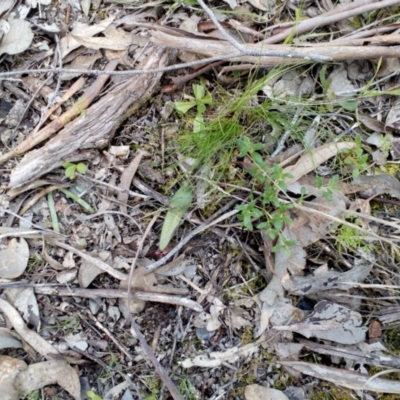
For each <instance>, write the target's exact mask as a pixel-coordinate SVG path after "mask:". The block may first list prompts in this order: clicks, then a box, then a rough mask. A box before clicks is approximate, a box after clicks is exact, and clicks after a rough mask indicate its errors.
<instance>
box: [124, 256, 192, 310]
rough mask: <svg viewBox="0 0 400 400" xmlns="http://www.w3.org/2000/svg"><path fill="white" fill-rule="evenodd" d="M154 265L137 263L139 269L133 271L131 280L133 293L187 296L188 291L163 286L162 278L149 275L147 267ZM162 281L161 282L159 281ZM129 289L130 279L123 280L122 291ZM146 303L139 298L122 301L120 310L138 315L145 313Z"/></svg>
mask: <svg viewBox="0 0 400 400" xmlns="http://www.w3.org/2000/svg"><path fill="white" fill-rule="evenodd" d="M150 264H152V261H151V260H148V259H142V260H138V261H137V267H136V269H135V270H134V271H133V274H132V280H131V291H132V293H134V292H138V291H139V292H150V293H149V295H150V296H151V292H153V293H163V294H172V295H174V294H176V295H187V293H188V291H187V289H181V288H174V287H172V286H167V285H162V284H160V283H161V280H162V279H163V278H162V277H160V276H157V275H156V274H155V273H148V272H149V271H148V269H147V267H146V266H147V265H150ZM158 278H159V279H160V281H159V280H158ZM128 287H129V279H126V280H121V283H120V289H123V290H127V289H128ZM145 304H146V303H145V301H144V300H141V299H138V298H131V299H129V302H128V299H121V300H120V308H121V311H122V313H125V311H126V310H129V311H130V312H131V313H132V314H137V313H139V312H141V311H143V309H144V306H145Z"/></svg>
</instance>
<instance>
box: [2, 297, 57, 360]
mask: <svg viewBox="0 0 400 400" xmlns="http://www.w3.org/2000/svg"><path fill="white" fill-rule="evenodd" d="M0 311H1V312H2V313H3V314H4V315H5V316H6V317H7V318H8V319H9V320H10V322H11V324H12V326H13V328H14V329H15V331H16V332H17V333H18V335H19V336H21V338H22V339H23V340H24V341H25V342H27V343H28V344H29V345H30V346H31V347H32V348H33V349H35V351H37V352H38V353H40V354H41V355H42V356H44V357H45V358H46V359H47V360H54V359H59V357H60V353H59V352H58V351H57V349H55V348H54V347H53V346H52V345H51V344H50V343H47V342H46V340H44V339H43V338H42V337H41V336H39V335H38V334H37V333H36V332H34V331H31V330H30V329H28V327H27V326H26V325H25V322H24V321H23V319H22V318H21V316H20V315H19V313H18V311H17V310H16V309H15V308H14V307H13V306H12V305H11V304H9V303H8V302H7V301H5V300H3V299H0Z"/></svg>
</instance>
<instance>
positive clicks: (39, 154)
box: [10, 46, 170, 187]
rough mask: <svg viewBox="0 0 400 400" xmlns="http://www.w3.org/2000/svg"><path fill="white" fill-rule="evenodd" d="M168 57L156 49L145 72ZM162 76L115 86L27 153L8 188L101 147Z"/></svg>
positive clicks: (129, 81) (163, 63)
mask: <svg viewBox="0 0 400 400" xmlns="http://www.w3.org/2000/svg"><path fill="white" fill-rule="evenodd" d="M169 55H170V52H168V50H167V49H166V48H165V47H160V46H157V47H155V48H154V49H153V51H152V53H151V54H150V56H149V58H148V61H147V63H146V65H145V69H150V68H154V67H155V68H159V67H162V66H163V65H165V64H166V63H167V62H168V58H169ZM161 76H162V74H161V73H158V74H150V73H148V74H146V75H144V76H141V77H135V78H131V79H126V80H124V81H122V82H120V83H118V84H116V85H115V86H114V88H113V89H112V90H111V91H110V92H109V93H108V94H107V95H105V96H104V97H103V98H101V99H100V100H99V101H98V102H96V103H95V104H93V105H92V106H91V107H90V108H88V109H87V111H86V112H85V113H84V115H83V114H82V115H80V116H79V117H78V118H77V119H75V120H74V121H73V122H71V123H69V124H68V125H66V126H65V127H64V129H62V130H61V131H60V132H59V133H58V135H57V136H55V137H54V138H53V139H51V140H50V141H49V142H47V143H46V144H45V145H44V146H43V147H42V148H40V149H38V150H34V151H31V152H30V153H28V154H26V155H25V156H24V158H23V159H22V161H21V162H20V164H19V165H17V167H16V168H15V169H14V170H13V171H12V173H11V177H10V186H11V187H13V186H19V185H22V184H24V183H26V182H28V181H30V180H33V179H35V178H37V177H39V176H41V175H43V174H45V173H46V172H49V171H51V170H52V169H54V168H57V167H58V166H60V165H61V164H62V163H63V162H64V161H70V158H71V157H72V155H73V154H74V153H75V152H76V151H78V150H82V149H93V148H101V147H104V146H105V145H106V144H107V143H108V141H109V140H110V139H111V138H112V136H113V134H114V132H115V130H116V129H117V127H118V126H119V125H120V124H121V123H122V121H123V120H124V119H125V118H126V117H128V116H129V113H131V112H133V111H134V110H135V109H137V108H139V107H140V106H141V105H142V104H143V103H144V102H145V101H146V100H147V99H148V98H149V97H150V96H151V95H152V93H153V91H154V90H155V88H156V87H157V84H158V82H159V80H160V78H161Z"/></svg>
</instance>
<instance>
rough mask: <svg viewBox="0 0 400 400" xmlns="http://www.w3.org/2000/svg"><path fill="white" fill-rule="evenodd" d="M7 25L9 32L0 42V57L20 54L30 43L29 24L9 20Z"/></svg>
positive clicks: (30, 32)
mask: <svg viewBox="0 0 400 400" xmlns="http://www.w3.org/2000/svg"><path fill="white" fill-rule="evenodd" d="M8 24H9V26H10V28H9V31H8V32H7V33H6V34H5V35H4V36H3V39H2V41H1V42H0V55H2V54H10V55H12V54H19V53H22V52H23V51H25V50H27V49H28V48H29V46H30V45H31V43H32V39H33V32H32V29H31V24H30V23H29V22H28V21H24V20H22V19H11V20H10V21H8Z"/></svg>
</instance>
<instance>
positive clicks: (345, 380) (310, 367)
mask: <svg viewBox="0 0 400 400" xmlns="http://www.w3.org/2000/svg"><path fill="white" fill-rule="evenodd" d="M280 363H281V364H282V365H287V366H288V367H290V368H293V369H295V370H296V371H299V372H301V373H302V374H306V375H311V376H313V377H315V378H318V379H323V380H325V381H328V382H332V383H334V384H335V385H337V386H344V387H346V388H349V389H352V390H362V391H364V390H372V391H374V392H381V393H396V394H400V382H399V381H395V380H391V379H382V378H376V377H372V376H369V375H367V374H359V373H357V372H354V371H350V370H347V369H338V368H332V367H326V366H324V365H320V364H318V365H317V364H311V363H305V362H300V361H280Z"/></svg>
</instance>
